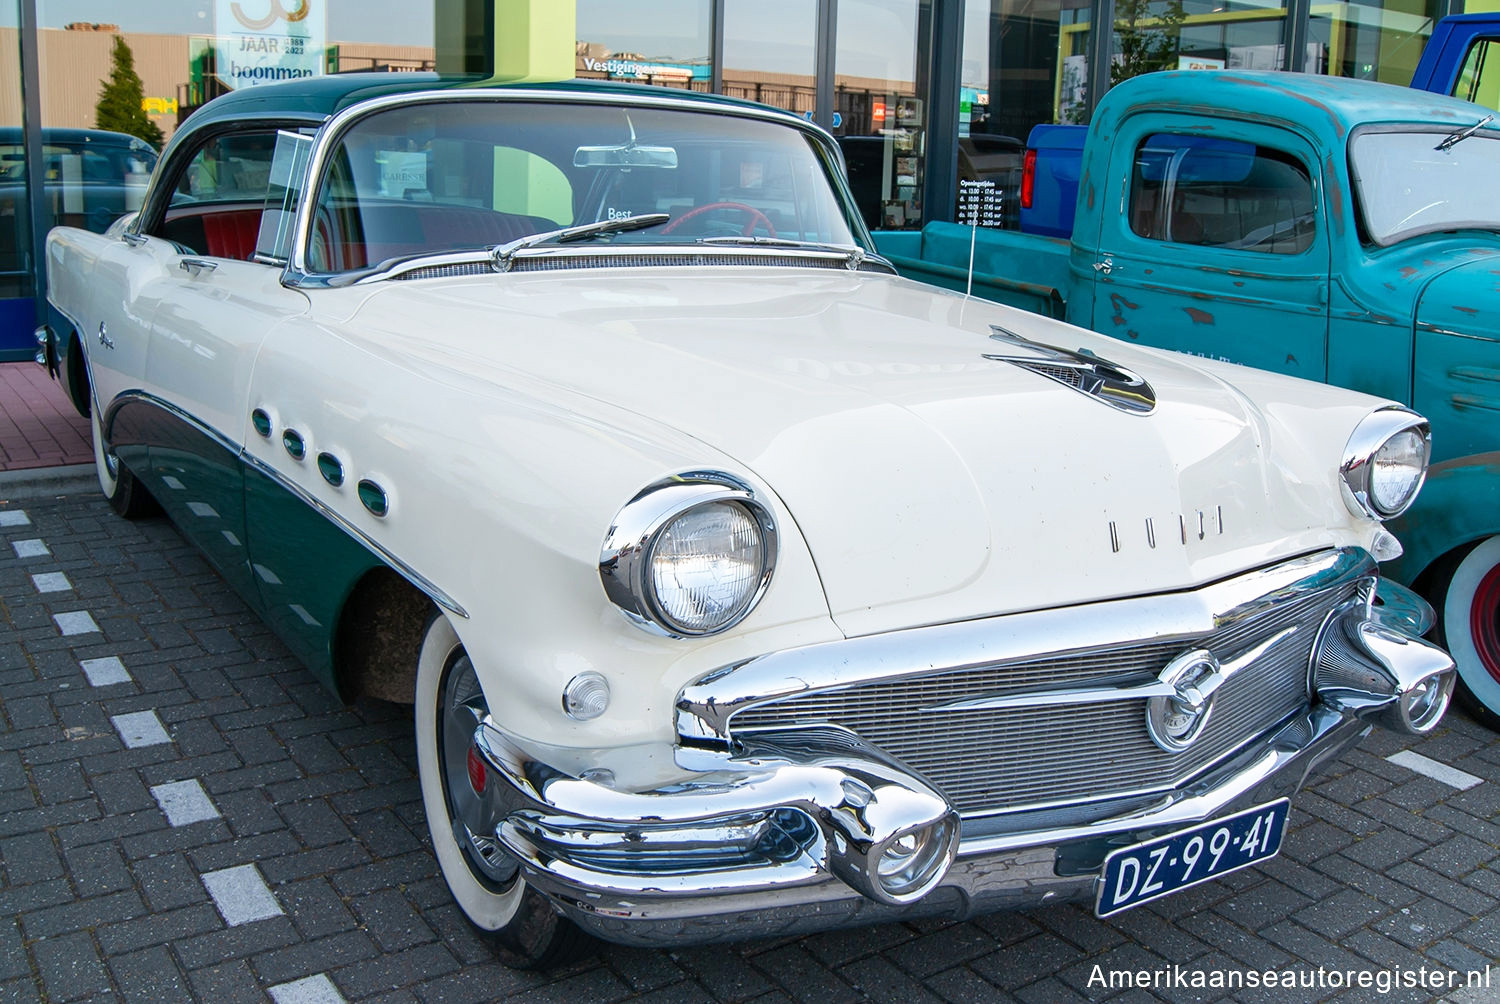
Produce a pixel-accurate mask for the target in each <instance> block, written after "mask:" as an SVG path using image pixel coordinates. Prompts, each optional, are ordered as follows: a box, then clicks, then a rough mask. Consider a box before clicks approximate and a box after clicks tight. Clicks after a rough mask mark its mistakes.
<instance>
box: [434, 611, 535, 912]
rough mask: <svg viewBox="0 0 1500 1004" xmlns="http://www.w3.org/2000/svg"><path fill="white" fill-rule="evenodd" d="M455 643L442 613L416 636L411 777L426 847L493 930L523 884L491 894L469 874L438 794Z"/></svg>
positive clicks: (462, 900) (466, 904) (457, 894)
mask: <svg viewBox="0 0 1500 1004" xmlns="http://www.w3.org/2000/svg"><path fill="white" fill-rule="evenodd" d="M458 647H460V642H459V640H458V635H457V633H456V632H455V631H454V630H453V625H452V624H450V623H448V619H447V618H446V617H442V616H439V617H438V618H437V619H436V620H434V621H433V622H432V625H431V626H430V627H429V628H428V629H427V634H426V636H424V637H423V639H422V652H421V655H420V656H419V657H418V661H417V694H416V740H417V777H418V779H419V780H420V781H421V784H422V807H423V810H424V811H425V812H426V814H427V828H428V830H429V831H430V832H431V834H432V849H433V851H434V853H436V855H437V859H438V865H439V866H440V867H441V868H442V871H443V879H444V880H445V881H446V882H447V883H448V888H449V890H451V891H452V893H453V898H454V900H456V901H457V902H458V905H459V907H460V909H462V910H463V912H464V913H465V914H467V915H468V917H469V920H471V921H473V923H474V924H475V925H476V926H477V927H480V928H482V929H484V930H486V931H498V930H499V929H501V928H503V927H505V926H506V925H507V924H509V923H510V922H511V921H512V920H513V919H514V918H515V916H516V911H517V909H518V908H519V906H520V904H521V897H522V896H523V895H524V894H525V892H526V883H525V882H524V881H521V880H520V879H517V880H516V882H515V884H514V885H512V886H511V888H510V889H509V890H508V891H506V892H504V893H501V894H499V895H497V894H495V893H492V892H490V891H489V890H488V889H486V888H485V887H484V886H482V885H480V884H479V882H478V880H477V879H475V878H474V875H473V873H472V872H471V871H470V870H469V864H468V862H467V860H465V858H464V852H463V850H462V849H461V848H460V847H459V846H458V841H456V840H455V839H454V838H453V831H452V828H451V825H450V819H449V816H448V803H447V800H446V799H445V798H444V796H443V776H442V771H441V770H440V769H439V766H438V757H439V753H438V736H437V716H438V701H439V695H438V685H439V683H440V682H441V680H442V677H443V666H444V665H445V664H446V663H447V661H448V657H449V655H450V654H452V652H453V650H454V649H456V648H458Z"/></svg>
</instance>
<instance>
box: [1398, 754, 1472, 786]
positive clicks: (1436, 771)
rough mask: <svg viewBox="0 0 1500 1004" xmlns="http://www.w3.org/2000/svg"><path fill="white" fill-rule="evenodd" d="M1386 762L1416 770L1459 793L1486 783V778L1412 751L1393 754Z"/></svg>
mask: <svg viewBox="0 0 1500 1004" xmlns="http://www.w3.org/2000/svg"><path fill="white" fill-rule="evenodd" d="M1386 760H1388V761H1389V762H1391V763H1393V764H1395V765H1396V766H1397V767H1405V768H1406V769H1407V770H1414V771H1416V772H1417V773H1418V774H1421V775H1423V776H1424V777H1430V778H1432V779H1433V780H1434V781H1441V782H1443V783H1444V784H1446V785H1448V786H1449V787H1450V788H1457V789H1458V790H1459V791H1467V790H1469V789H1470V788H1472V787H1474V786H1475V785H1476V784H1483V783H1484V778H1482V777H1475V776H1474V775H1473V774H1466V773H1464V772H1463V771H1461V770H1459V769H1458V768H1457V767H1449V766H1448V765H1447V764H1445V763H1438V762H1437V761H1436V760H1432V759H1430V758H1428V757H1425V756H1423V755H1422V754H1420V753H1413V752H1412V751H1411V750H1402V751H1401V752H1400V753H1392V754H1391V755H1390V756H1388V757H1386Z"/></svg>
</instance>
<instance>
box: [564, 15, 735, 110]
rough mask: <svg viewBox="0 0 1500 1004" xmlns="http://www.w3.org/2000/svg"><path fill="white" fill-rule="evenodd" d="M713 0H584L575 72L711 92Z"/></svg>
mask: <svg viewBox="0 0 1500 1004" xmlns="http://www.w3.org/2000/svg"><path fill="white" fill-rule="evenodd" d="M709 3H710V0H578V14H577V17H578V21H577V31H578V45H577V49H576V52H575V64H576V65H575V72H576V74H577V75H578V77H579V78H581V79H593V80H619V81H624V82H627V83H632V84H653V85H656V86H658V87H677V88H682V89H686V90H694V91H707V90H709V89H710V86H711V67H710V61H709V53H710V51H711V50H712V48H713V46H712V42H713V32H712V24H711V22H712V11H711V10H710V6H709Z"/></svg>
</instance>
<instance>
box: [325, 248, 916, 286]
mask: <svg viewBox="0 0 1500 1004" xmlns="http://www.w3.org/2000/svg"><path fill="white" fill-rule="evenodd" d="M857 250H859V251H860V252H861V254H862V257H861V259H860V262H861V263H862V264H874V265H881V266H885V267H889V268H890V269H891V274H893V275H894V274H895V266H893V265H891V264H890V263H889V262H887V261H886V260H885V259H884V258H882V257H881V256H879V255H876V254H869V253H867V252H865V251H864V250H863V249H857ZM600 255H609V256H611V257H615V258H702V259H704V264H705V265H710V264H714V259H715V258H730V257H734V258H765V259H768V260H774V259H786V258H802V259H806V260H808V261H845V260H847V259H848V258H849V256H850V250H849V249H846V250H843V251H838V250H834V249H831V248H830V249H823V248H788V247H757V246H755V245H753V244H747V245H711V246H705V245H701V244H631V245H625V246H620V245H601V246H598V247H577V246H572V247H536V246H533V247H524V248H516V249H514V250H512V251H509V252H507V258H508V259H509V260H512V261H529V260H532V259H538V258H542V259H548V258H551V259H557V258H560V259H572V258H597V257H599V256H600ZM494 261H495V256H494V255H493V254H491V252H490V251H489V250H488V249H486V250H483V251H478V250H476V251H454V252H447V253H444V254H434V255H421V256H419V257H416V258H409V259H406V260H403V261H401V262H399V263H398V264H395V265H392V266H390V267H389V268H383V267H381V266H379V265H377V266H375V267H374V268H373V269H369V270H362V271H361V272H360V273H341V274H340V275H339V278H347V279H348V281H347V282H339V281H337V279H333V280H330V281H329V283H328V285H331V286H342V285H351V286H363V285H366V284H368V283H372V282H383V281H385V280H387V279H396V278H399V277H400V276H403V275H406V274H407V273H409V272H415V271H419V270H421V269H425V268H442V267H444V266H448V265H485V266H490V265H492V264H493V263H494ZM495 271H496V272H497V273H498V274H503V273H504V272H505V271H509V268H507V269H504V270H500V269H496V270H495ZM354 275H357V276H358V277H357V278H352V276H354Z"/></svg>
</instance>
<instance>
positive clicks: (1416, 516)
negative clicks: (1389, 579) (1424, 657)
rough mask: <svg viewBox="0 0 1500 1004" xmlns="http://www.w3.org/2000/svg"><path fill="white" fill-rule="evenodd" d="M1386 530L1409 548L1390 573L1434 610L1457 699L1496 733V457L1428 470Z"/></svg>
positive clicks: (1499, 536)
mask: <svg viewBox="0 0 1500 1004" xmlns="http://www.w3.org/2000/svg"><path fill="white" fill-rule="evenodd" d="M1391 529H1392V530H1394V531H1395V532H1396V534H1397V536H1398V537H1400V538H1401V541H1402V543H1403V544H1404V545H1405V546H1406V549H1407V550H1406V554H1405V555H1403V556H1402V558H1401V560H1400V562H1399V563H1398V564H1397V565H1396V566H1395V567H1394V568H1393V569H1392V571H1391V574H1392V575H1393V576H1395V577H1396V578H1398V579H1401V580H1402V581H1408V582H1412V583H1413V584H1414V585H1415V586H1416V587H1417V589H1419V590H1420V591H1421V592H1422V593H1423V594H1424V595H1425V596H1426V597H1427V598H1428V599H1429V600H1431V601H1432V604H1433V606H1434V607H1435V608H1436V612H1437V615H1438V626H1437V630H1436V632H1435V633H1434V638H1435V640H1437V641H1439V642H1440V643H1441V644H1442V645H1443V646H1444V647H1445V648H1447V649H1448V650H1449V652H1450V653H1451V654H1452V656H1453V661H1454V663H1455V665H1456V667H1457V670H1458V688H1457V695H1458V699H1459V700H1460V702H1462V703H1463V704H1464V705H1465V706H1467V707H1468V709H1469V711H1470V712H1471V713H1473V714H1474V716H1475V717H1476V718H1478V719H1479V721H1481V722H1482V723H1484V724H1485V725H1488V726H1489V727H1490V728H1492V729H1496V730H1500V453H1481V454H1476V455H1474V456H1471V457H1461V458H1459V459H1458V460H1452V461H1448V462H1446V463H1443V464H1438V465H1436V466H1435V467H1433V469H1432V471H1431V473H1430V475H1429V477H1428V482H1427V484H1426V485H1425V486H1424V487H1423V489H1422V494H1421V495H1419V496H1418V498H1417V504H1416V505H1414V506H1413V507H1412V508H1411V510H1410V511H1409V512H1408V513H1406V514H1405V515H1404V516H1403V517H1402V518H1401V519H1400V520H1399V521H1395V522H1393V524H1392V527H1391Z"/></svg>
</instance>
